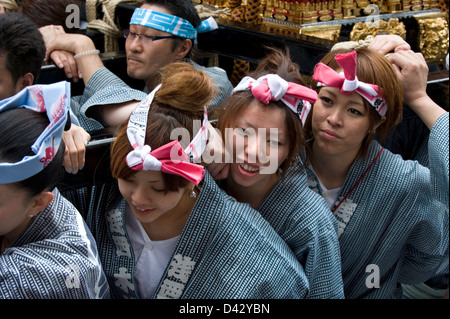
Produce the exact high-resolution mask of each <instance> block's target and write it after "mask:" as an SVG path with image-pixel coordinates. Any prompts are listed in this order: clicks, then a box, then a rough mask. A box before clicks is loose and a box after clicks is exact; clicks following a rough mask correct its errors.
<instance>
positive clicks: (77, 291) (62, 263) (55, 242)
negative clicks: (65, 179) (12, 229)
mask: <svg viewBox="0 0 450 319" xmlns="http://www.w3.org/2000/svg"><path fill="white" fill-rule="evenodd" d="M53 194H54V195H55V196H54V199H53V201H52V202H51V203H50V204H49V205H48V206H47V207H46V208H45V209H44V210H43V211H41V212H39V214H37V215H36V216H35V217H33V219H32V220H31V222H30V224H29V225H28V226H27V228H26V229H25V230H24V231H23V232H22V234H21V235H20V236H19V237H18V238H16V239H15V240H14V241H13V242H12V243H11V245H10V246H9V247H8V248H6V249H5V250H4V251H3V253H2V254H1V255H0V298H5V299H6V298H7V299H50V298H51V299H63V298H64V299H65V298H70V299H74V298H83V299H86V298H108V297H109V288H108V284H107V281H106V277H105V274H104V273H103V270H102V267H101V264H100V261H99V257H98V252H97V247H96V244H95V242H94V240H93V237H92V235H91V233H90V231H89V229H88V228H87V226H86V224H85V222H84V220H83V219H82V217H81V215H80V214H79V213H78V211H77V210H76V209H75V208H74V207H73V205H72V204H71V203H70V202H68V201H67V200H66V199H65V198H64V197H62V196H61V194H60V193H59V191H58V190H57V189H55V190H54V191H53Z"/></svg>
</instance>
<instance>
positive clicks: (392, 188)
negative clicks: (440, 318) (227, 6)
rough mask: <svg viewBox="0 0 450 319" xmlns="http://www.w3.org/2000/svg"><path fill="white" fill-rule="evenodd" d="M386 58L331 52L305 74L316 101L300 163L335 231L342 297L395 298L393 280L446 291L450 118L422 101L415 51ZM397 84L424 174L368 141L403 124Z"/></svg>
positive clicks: (422, 74) (421, 70) (421, 72)
mask: <svg viewBox="0 0 450 319" xmlns="http://www.w3.org/2000/svg"><path fill="white" fill-rule="evenodd" d="M389 60H390V61H389ZM389 60H388V59H386V58H385V57H384V56H382V55H380V54H379V53H377V52H374V51H370V50H368V49H367V48H360V49H357V50H354V51H351V52H346V51H342V50H340V51H334V52H331V53H329V54H327V55H326V56H325V57H324V58H323V59H322V61H321V63H319V64H318V65H317V66H316V68H315V71H314V76H313V82H312V85H313V88H317V91H318V94H319V98H318V100H317V102H316V103H315V104H314V106H313V108H312V111H311V112H310V114H309V116H308V119H307V122H306V127H305V128H306V132H307V136H308V144H307V147H306V152H304V153H303V155H302V158H303V160H304V161H306V156H307V157H308V158H309V160H310V161H309V163H310V165H309V166H308V169H307V173H308V185H309V186H310V188H312V189H313V190H315V191H316V192H318V193H319V194H321V195H322V196H324V197H325V199H326V200H327V203H328V205H329V207H330V209H331V210H332V212H333V213H334V215H335V217H336V219H337V221H338V224H339V231H338V235H339V243H340V247H341V257H342V274H343V279H344V291H345V296H346V298H395V297H399V296H401V289H400V286H399V285H398V284H399V283H401V284H416V283H421V282H424V281H426V280H428V279H430V278H431V277H433V281H434V283H433V285H434V287H435V288H440V289H443V291H445V288H446V287H447V285H448V177H449V175H448V113H447V112H445V111H444V110H443V109H441V108H440V107H439V106H438V105H437V104H436V103H434V102H433V101H432V100H431V99H430V98H429V97H428V96H427V94H426V80H427V74H428V67H427V65H426V62H425V60H424V59H423V57H422V56H421V55H420V54H415V53H414V52H412V51H411V50H402V51H398V52H396V53H394V54H392V55H391V56H390V57H389ZM390 62H391V63H392V65H391V63H390ZM402 83H403V84H404V85H403V99H404V101H405V103H406V104H408V105H409V106H410V107H411V109H413V110H414V111H415V112H416V113H417V114H418V115H419V116H420V117H421V118H422V120H423V121H424V123H425V124H426V125H427V126H428V127H429V128H430V129H431V134H430V139H429V148H428V150H429V151H428V152H429V154H428V155H429V156H430V169H428V168H426V167H423V166H421V165H420V164H419V163H418V162H416V161H404V160H403V159H402V158H401V157H400V156H398V155H394V154H392V153H391V152H389V151H388V150H386V149H384V148H382V147H381V146H380V145H379V144H378V142H376V141H375V140H374V136H375V135H378V136H379V137H380V138H381V139H382V138H383V137H386V135H387V134H388V133H389V132H390V131H391V130H392V129H393V127H394V126H395V125H396V124H397V123H398V122H399V120H400V119H401V108H402ZM440 264H441V266H442V265H443V267H441V269H443V270H442V271H441V270H438V268H439V267H440ZM445 265H447V267H445ZM445 268H446V269H445ZM437 279H441V280H437ZM436 281H437V283H436Z"/></svg>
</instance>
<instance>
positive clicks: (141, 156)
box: [126, 85, 208, 185]
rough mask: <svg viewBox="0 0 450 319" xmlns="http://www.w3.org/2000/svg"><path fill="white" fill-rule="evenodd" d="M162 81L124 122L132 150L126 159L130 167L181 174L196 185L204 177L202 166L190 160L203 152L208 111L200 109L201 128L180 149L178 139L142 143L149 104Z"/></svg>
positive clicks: (198, 156)
mask: <svg viewBox="0 0 450 319" xmlns="http://www.w3.org/2000/svg"><path fill="white" fill-rule="evenodd" d="M160 87H161V85H158V86H157V87H156V88H155V89H154V90H153V91H152V92H151V93H150V94H149V95H148V96H147V97H146V98H145V99H144V100H142V101H141V102H140V103H139V104H138V105H137V106H136V108H135V109H134V110H133V112H132V113H131V116H130V119H129V121H128V126H127V136H128V140H129V141H130V144H131V146H133V150H132V151H131V152H130V153H128V155H127V158H126V161H127V165H128V167H130V168H131V169H133V170H144V171H161V172H163V173H167V174H173V175H178V176H181V177H183V178H185V179H187V180H188V181H190V182H192V183H194V184H195V185H198V184H199V183H200V181H201V180H202V179H203V176H204V174H205V169H204V167H203V166H202V165H198V164H195V163H193V162H194V161H195V160H197V159H199V158H200V156H201V155H202V154H203V151H204V149H205V147H206V141H207V139H208V129H207V123H208V112H207V110H206V107H205V108H204V112H203V122H202V127H201V129H200V131H199V132H198V133H197V135H196V136H195V137H194V139H193V140H192V141H191V143H189V145H188V147H187V148H186V150H183V148H182V147H181V145H180V143H179V142H178V140H174V141H172V142H169V143H167V144H165V145H162V146H160V147H158V148H157V149H155V150H153V151H152V149H151V147H150V146H149V145H146V144H145V135H146V129H147V118H148V112H149V111H150V106H151V103H152V101H153V98H154V96H155V93H156V92H157V91H158V90H159V88H160Z"/></svg>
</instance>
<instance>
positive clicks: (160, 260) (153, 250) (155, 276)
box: [125, 205, 180, 299]
mask: <svg viewBox="0 0 450 319" xmlns="http://www.w3.org/2000/svg"><path fill="white" fill-rule="evenodd" d="M125 223H126V226H127V231H128V235H129V236H130V239H131V244H132V245H133V250H134V254H135V257H136V269H135V272H134V279H135V281H136V285H137V288H138V291H139V295H140V297H141V298H146V299H149V298H151V297H152V295H153V293H154V292H155V290H156V288H157V287H158V284H159V281H160V280H161V276H162V275H163V273H164V270H165V269H166V266H167V264H168V263H169V261H170V257H171V256H172V254H173V251H174V249H175V246H176V245H177V243H178V239H179V238H180V236H176V237H173V238H170V239H167V240H161V241H152V240H151V239H150V238H149V237H148V235H147V233H146V232H145V230H144V227H142V224H141V223H140V222H139V221H138V220H137V219H136V217H134V215H133V213H132V212H131V210H130V208H129V206H128V205H126V208H125Z"/></svg>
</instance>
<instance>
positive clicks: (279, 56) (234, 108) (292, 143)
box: [217, 48, 305, 176]
mask: <svg viewBox="0 0 450 319" xmlns="http://www.w3.org/2000/svg"><path fill="white" fill-rule="evenodd" d="M268 49H269V52H270V53H269V54H268V55H267V56H266V57H265V58H264V59H262V60H261V61H260V63H259V64H258V66H257V67H256V68H255V69H254V70H253V71H252V72H250V73H249V74H248V76H250V77H252V78H254V79H257V78H259V77H261V76H264V75H267V74H277V75H278V76H280V77H281V78H283V79H284V80H286V81H288V82H293V83H297V84H301V85H304V80H303V78H302V76H301V73H300V67H299V65H298V64H297V63H295V62H293V61H292V60H291V57H290V51H289V49H288V48H285V49H284V50H282V49H277V48H268ZM253 101H256V99H255V97H254V96H253V94H252V92H251V90H245V91H239V92H235V93H233V94H232V95H231V96H230V97H229V98H228V99H227V100H226V101H224V102H223V105H222V111H221V114H220V116H219V120H218V123H217V128H218V129H219V130H220V131H221V132H222V136H223V138H225V134H224V133H225V130H226V128H233V127H234V123H235V122H236V119H237V118H238V117H239V116H240V114H241V113H242V112H244V111H245V110H246V109H247V108H248V107H249V105H250V103H251V102H253ZM258 103H259V104H260V106H261V107H263V108H278V109H280V110H282V111H283V112H284V114H285V119H286V126H287V132H288V138H289V152H288V156H287V158H286V160H285V161H284V162H283V163H281V165H280V168H281V170H282V176H284V174H285V172H286V170H287V168H288V167H289V166H292V165H295V164H296V163H297V161H298V156H299V154H300V150H301V148H302V146H303V144H304V140H305V139H304V133H303V127H302V122H301V121H300V119H299V117H298V114H296V113H294V112H293V111H292V110H290V109H289V108H288V107H287V106H286V105H285V104H284V103H283V102H282V101H270V102H269V104H267V105H266V104H264V103H263V102H259V101H258Z"/></svg>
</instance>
